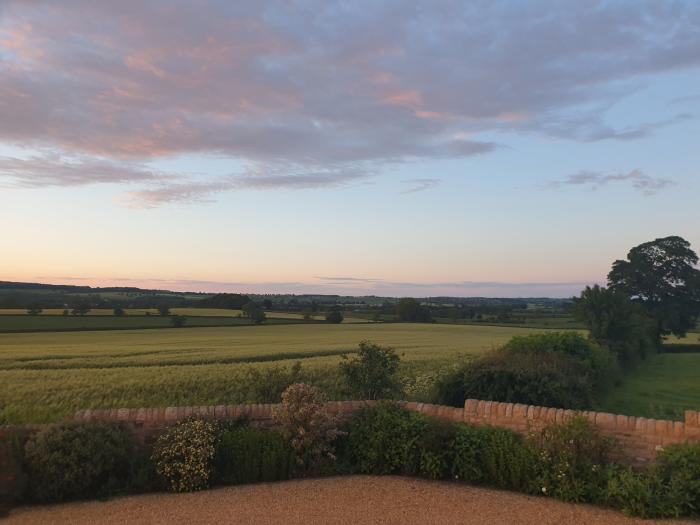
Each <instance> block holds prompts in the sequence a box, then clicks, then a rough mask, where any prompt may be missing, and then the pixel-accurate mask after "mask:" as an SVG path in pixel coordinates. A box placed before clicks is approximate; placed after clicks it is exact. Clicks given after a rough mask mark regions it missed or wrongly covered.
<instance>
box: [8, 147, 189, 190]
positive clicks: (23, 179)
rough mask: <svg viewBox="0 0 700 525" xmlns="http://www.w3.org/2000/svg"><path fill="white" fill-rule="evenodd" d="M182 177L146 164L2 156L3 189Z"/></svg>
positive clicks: (131, 181)
mask: <svg viewBox="0 0 700 525" xmlns="http://www.w3.org/2000/svg"><path fill="white" fill-rule="evenodd" d="M180 177H181V176H180V175H178V174H174V173H163V172H160V171H157V170H153V169H150V168H148V167H146V166H145V165H143V164H138V163H133V162H116V161H113V160H109V159H102V158H94V157H85V156H77V157H66V156H62V155H59V154H44V155H40V156H32V157H28V158H17V157H7V156H0V186H4V187H6V188H12V187H23V188H39V187H45V186H83V185H85V184H94V183H95V182H100V183H135V182H138V183H143V182H157V181H166V180H176V179H178V178H180Z"/></svg>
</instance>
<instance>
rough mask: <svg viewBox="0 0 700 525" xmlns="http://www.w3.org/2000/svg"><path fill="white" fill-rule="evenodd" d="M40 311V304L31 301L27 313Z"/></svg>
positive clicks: (38, 312)
mask: <svg viewBox="0 0 700 525" xmlns="http://www.w3.org/2000/svg"><path fill="white" fill-rule="evenodd" d="M41 312H43V309H42V308H41V305H40V304H38V303H32V304H31V305H29V307H28V308H27V314H28V315H39V314H40V313H41Z"/></svg>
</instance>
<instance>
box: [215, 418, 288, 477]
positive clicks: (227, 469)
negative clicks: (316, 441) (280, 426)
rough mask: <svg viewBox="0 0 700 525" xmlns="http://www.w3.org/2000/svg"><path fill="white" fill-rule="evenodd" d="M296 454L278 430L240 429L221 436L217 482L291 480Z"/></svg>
mask: <svg viewBox="0 0 700 525" xmlns="http://www.w3.org/2000/svg"><path fill="white" fill-rule="evenodd" d="M291 453H292V451H291V448H290V445H289V442H288V441H287V439H286V438H285V437H284V436H283V435H282V434H281V433H280V432H277V431H274V430H261V429H254V428H246V427H244V428H237V429H232V430H227V431H224V432H222V433H221V435H220V438H219V442H218V444H217V447H216V455H215V457H214V464H215V467H216V468H215V471H216V479H217V481H219V482H221V483H225V484H238V483H257V482H260V481H279V480H284V479H289V477H290V474H291V467H292V455H291Z"/></svg>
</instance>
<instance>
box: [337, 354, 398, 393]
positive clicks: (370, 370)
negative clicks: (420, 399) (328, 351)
mask: <svg viewBox="0 0 700 525" xmlns="http://www.w3.org/2000/svg"><path fill="white" fill-rule="evenodd" d="M399 362H400V358H399V356H398V355H397V354H396V352H395V351H394V350H393V349H392V348H387V347H382V346H379V345H375V344H372V343H370V342H369V341H362V342H361V343H360V348H359V350H358V352H357V354H356V355H355V356H353V357H352V358H348V357H347V356H345V355H344V356H343V361H342V362H341V363H340V371H341V373H342V375H343V377H344V378H345V382H346V384H347V385H348V388H349V390H350V393H351V395H352V396H354V397H356V398H359V399H387V398H391V397H393V396H395V395H396V394H398V393H399V392H400V391H401V384H400V382H399V380H398V377H397V372H398V370H399Z"/></svg>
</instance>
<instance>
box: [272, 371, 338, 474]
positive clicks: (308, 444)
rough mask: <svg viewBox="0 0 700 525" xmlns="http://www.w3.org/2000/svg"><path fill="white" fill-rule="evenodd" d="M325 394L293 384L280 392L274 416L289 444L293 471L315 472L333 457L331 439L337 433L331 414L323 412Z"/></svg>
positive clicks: (310, 387) (335, 436)
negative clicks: (279, 399)
mask: <svg viewBox="0 0 700 525" xmlns="http://www.w3.org/2000/svg"><path fill="white" fill-rule="evenodd" d="M325 401H326V398H325V396H324V395H323V394H322V393H321V391H320V390H319V389H318V388H316V387H313V386H309V385H305V384H303V383H297V384H294V385H291V386H290V387H289V388H287V389H286V390H285V391H284V393H283V394H282V404H281V405H280V406H279V407H278V408H277V409H276V410H275V413H274V417H275V420H276V421H277V423H279V424H280V426H281V427H282V429H283V432H284V434H285V436H286V438H287V439H288V440H289V443H290V444H291V447H292V455H293V458H294V461H295V464H296V467H297V470H296V471H297V473H298V474H300V475H302V476H303V475H308V474H313V473H315V472H318V471H319V470H320V469H321V468H322V467H323V466H324V465H325V464H326V463H327V462H328V461H334V460H335V454H334V451H335V450H334V448H333V442H334V441H335V439H336V438H337V437H338V436H339V434H340V432H339V431H338V428H337V422H336V419H335V417H333V416H331V415H330V414H328V412H326V410H325V406H324V403H325Z"/></svg>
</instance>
